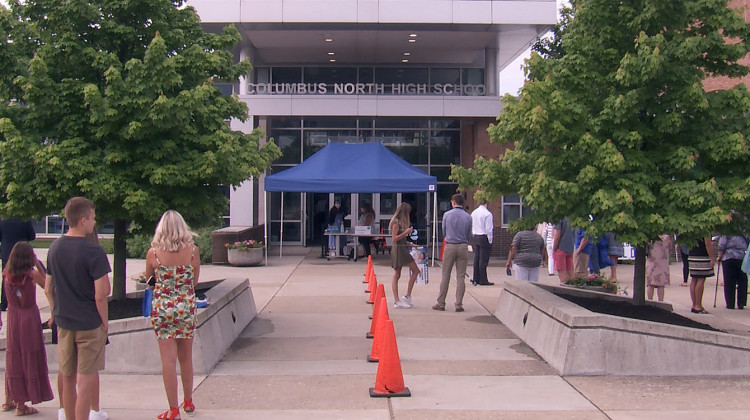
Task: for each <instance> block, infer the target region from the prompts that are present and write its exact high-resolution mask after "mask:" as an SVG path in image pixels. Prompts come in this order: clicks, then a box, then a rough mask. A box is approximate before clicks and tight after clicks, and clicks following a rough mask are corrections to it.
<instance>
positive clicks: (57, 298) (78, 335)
mask: <svg viewBox="0 0 750 420" xmlns="http://www.w3.org/2000/svg"><path fill="white" fill-rule="evenodd" d="M95 209H96V206H95V205H94V203H93V202H92V201H91V200H88V199H86V198H84V197H73V198H71V199H70V200H68V202H67V203H66V204H65V220H66V221H67V223H68V226H70V228H69V229H68V232H67V233H66V234H64V235H63V236H61V237H60V238H58V239H56V240H55V241H53V242H52V244H51V245H50V247H49V252H48V254H47V270H48V271H47V279H46V282H45V285H44V293H45V294H46V295H47V300H48V301H49V304H50V312H51V316H50V325H51V324H52V323H53V322H54V323H56V324H57V326H58V344H57V357H58V365H59V366H58V375H62V377H63V378H62V382H63V395H62V399H63V407H64V411H65V418H66V419H67V420H76V419H78V420H84V419H87V418H89V416H90V413H89V410H90V408H91V405H92V404H91V402H92V399H93V393H94V392H95V391H96V386H95V385H96V383H97V381H98V378H99V371H100V370H103V369H104V351H105V348H104V345H105V343H106V341H107V329H108V326H109V324H108V322H109V321H108V302H107V297H108V296H109V294H110V291H111V285H110V282H109V273H110V271H112V270H111V268H110V265H109V260H107V254H106V253H105V252H104V249H102V247H101V246H99V245H97V244H95V243H93V242H92V241H90V240H89V239H87V238H86V236H87V235H90V234H91V233H92V232H93V230H94V227H95V226H96V211H95ZM76 387H77V392H76Z"/></svg>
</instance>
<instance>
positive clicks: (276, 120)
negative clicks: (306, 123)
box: [269, 117, 302, 128]
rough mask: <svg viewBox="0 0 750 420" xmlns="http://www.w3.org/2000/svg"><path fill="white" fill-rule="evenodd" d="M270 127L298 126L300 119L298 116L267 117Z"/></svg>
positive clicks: (300, 123)
mask: <svg viewBox="0 0 750 420" xmlns="http://www.w3.org/2000/svg"><path fill="white" fill-rule="evenodd" d="M269 126H270V127H271V128H300V127H301V126H302V119H301V118H298V117H273V118H269Z"/></svg>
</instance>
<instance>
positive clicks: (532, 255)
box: [505, 229, 547, 282]
mask: <svg viewBox="0 0 750 420" xmlns="http://www.w3.org/2000/svg"><path fill="white" fill-rule="evenodd" d="M546 248H547V247H546V244H545V243H544V238H542V237H541V235H539V234H538V233H537V232H536V231H534V229H528V230H522V231H520V232H518V233H516V234H515V236H513V242H511V245H510V252H509V253H508V262H507V263H506V264H505V268H511V269H512V271H513V278H514V279H515V280H525V281H531V282H538V281H539V267H540V266H541V264H542V260H543V259H545V258H546V254H547V252H546V251H547V249H546Z"/></svg>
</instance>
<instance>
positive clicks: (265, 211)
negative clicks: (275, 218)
mask: <svg viewBox="0 0 750 420" xmlns="http://www.w3.org/2000/svg"><path fill="white" fill-rule="evenodd" d="M263 220H264V221H265V223H264V224H263V243H264V244H266V266H268V250H269V247H268V193H267V192H263Z"/></svg>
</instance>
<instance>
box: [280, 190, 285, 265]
mask: <svg viewBox="0 0 750 420" xmlns="http://www.w3.org/2000/svg"><path fill="white" fill-rule="evenodd" d="M279 211H280V212H281V226H280V229H279V239H280V242H279V258H281V254H282V250H283V249H284V191H282V192H281V208H279Z"/></svg>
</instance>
